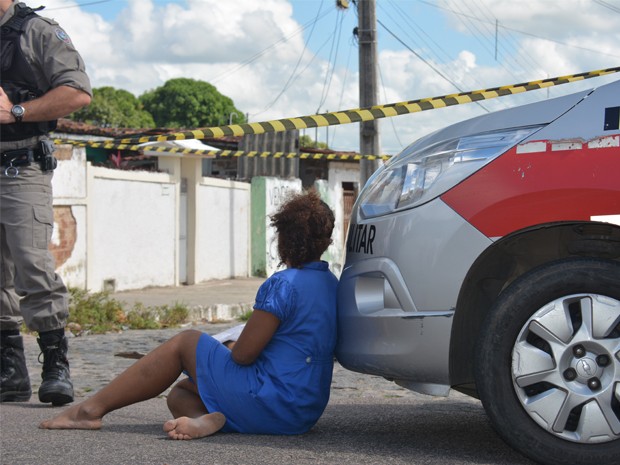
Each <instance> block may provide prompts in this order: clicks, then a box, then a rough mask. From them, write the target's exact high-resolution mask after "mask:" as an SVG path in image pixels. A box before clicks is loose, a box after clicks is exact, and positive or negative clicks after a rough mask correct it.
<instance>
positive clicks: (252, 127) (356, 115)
mask: <svg viewBox="0 0 620 465" xmlns="http://www.w3.org/2000/svg"><path fill="white" fill-rule="evenodd" d="M618 71H620V67H615V68H607V69H601V70H597V71H588V72H585V73H579V74H571V75H568V76H559V77H554V78H548V79H542V80H538V81H530V82H524V83H521V84H513V85H507V86H501V87H492V88H490V89H482V90H474V91H470V92H462V93H460V94H450V95H444V96H441V97H431V98H423V99H418V100H410V101H407V102H398V103H391V104H387V105H376V106H372V107H367V108H359V109H354V110H344V111H337V112H333V113H322V114H317V115H310V116H300V117H297V118H284V119H278V120H272V121H264V122H260V123H245V124H231V125H226V126H217V127H211V128H202V129H194V130H192V131H184V132H177V133H173V134H165V135H158V136H141V137H129V138H123V139H120V140H117V141H116V143H117V144H128V145H131V144H142V143H145V142H164V141H169V140H185V139H206V138H209V137H227V136H228V137H230V136H242V135H244V134H264V133H266V132H282V131H289V130H293V129H307V128H316V127H324V126H334V125H338V124H350V123H359V122H363V121H372V120H375V119H380V118H388V117H392V116H399V115H405V114H409V113H416V112H420V111H426V110H432V109H436V108H444V107H448V106H452V105H462V104H464V103H471V102H478V101H480V100H489V99H493V98H497V97H503V96H505V95H514V94H520V93H523V92H529V91H531V90H537V89H544V88H547V87H553V86H559V85H561V84H567V83H570V82H576V81H582V80H585V79H590V78H594V77H599V76H605V75H607V74H612V73H617V72H618ZM88 145H89V146H92V144H90V143H89V144H88Z"/></svg>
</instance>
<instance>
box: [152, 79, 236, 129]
mask: <svg viewBox="0 0 620 465" xmlns="http://www.w3.org/2000/svg"><path fill="white" fill-rule="evenodd" d="M140 102H141V103H142V104H143V105H144V108H145V109H146V110H147V111H148V112H149V113H151V114H152V115H153V118H154V119H155V123H156V124H157V126H159V127H171V128H201V127H210V126H220V125H223V124H228V123H229V121H230V120H231V119H233V122H234V123H242V122H245V118H244V116H243V113H242V112H241V111H240V110H238V109H237V108H235V105H234V103H233V101H232V100H231V99H230V98H229V97H226V96H225V95H222V94H220V93H219V92H218V90H217V89H216V88H215V87H214V86H213V85H211V84H209V83H208V82H204V81H197V80H195V79H189V78H176V79H170V80H169V81H167V82H166V83H165V84H164V85H163V86H161V87H158V88H156V89H154V90H152V91H148V92H145V93H144V94H142V95H141V96H140Z"/></svg>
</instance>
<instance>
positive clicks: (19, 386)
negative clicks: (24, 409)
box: [0, 331, 32, 402]
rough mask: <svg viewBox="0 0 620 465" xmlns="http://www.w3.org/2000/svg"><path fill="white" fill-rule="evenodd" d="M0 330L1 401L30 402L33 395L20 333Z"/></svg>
mask: <svg viewBox="0 0 620 465" xmlns="http://www.w3.org/2000/svg"><path fill="white" fill-rule="evenodd" d="M15 333H17V334H14V333H13V334H8V333H7V332H5V331H0V352H1V355H0V402H28V401H29V400H30V396H31V395H32V389H31V388H30V378H29V377H28V368H27V367H26V357H24V341H23V339H22V337H21V336H20V334H19V333H18V332H17V331H15Z"/></svg>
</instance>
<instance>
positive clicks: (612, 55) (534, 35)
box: [418, 0, 620, 58]
mask: <svg viewBox="0 0 620 465" xmlns="http://www.w3.org/2000/svg"><path fill="white" fill-rule="evenodd" d="M418 1H419V2H421V3H424V4H426V5H429V6H432V7H433V8H437V9H440V10H444V11H449V12H450V13H454V14H455V15H464V16H467V15H465V13H459V12H456V11H454V10H452V9H450V8H446V7H443V6H440V5H437V4H436V3H433V2H429V1H426V0H418ZM594 1H596V0H594ZM603 6H606V5H603ZM471 18H472V19H475V20H476V21H482V20H481V19H479V18H476V17H471ZM499 27H500V28H502V29H506V30H509V31H513V32H516V33H518V34H523V35H526V36H530V37H535V38H536V39H540V40H546V41H548V42H553V43H556V44H559V45H563V46H565V47H572V48H577V49H580V50H584V51H586V52H591V53H597V54H599V55H606V56H610V57H614V58H620V55H614V54H613V53H605V52H601V51H600V50H595V49H592V48H587V47H581V46H579V45H574V44H569V43H566V42H562V41H560V40H555V39H550V38H548V37H543V36H540V35H538V34H534V33H531V32H527V31H522V30H520V29H516V28H512V27H508V26H505V25H503V24H499Z"/></svg>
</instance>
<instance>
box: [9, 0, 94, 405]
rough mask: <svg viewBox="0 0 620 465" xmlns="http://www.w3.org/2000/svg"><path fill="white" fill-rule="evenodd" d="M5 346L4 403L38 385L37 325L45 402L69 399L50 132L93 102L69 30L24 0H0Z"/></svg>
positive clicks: (20, 399)
mask: <svg viewBox="0 0 620 465" xmlns="http://www.w3.org/2000/svg"><path fill="white" fill-rule="evenodd" d="M0 34H1V35H0V45H1V50H2V57H1V58H2V59H1V70H0V155H1V160H2V166H1V168H0V282H1V283H0V284H1V289H0V291H1V292H0V349H1V358H0V363H1V366H0V368H1V373H0V374H1V377H0V391H1V397H0V401H1V402H25V401H28V400H29V399H30V396H31V394H32V390H31V387H30V379H29V376H28V371H27V368H26V361H25V357H24V346H23V341H22V337H21V335H20V327H21V325H22V322H25V324H26V326H27V327H28V328H29V329H30V330H32V331H36V332H38V335H39V337H38V339H37V341H38V343H39V347H40V348H41V353H42V355H43V360H42V363H43V370H42V375H41V377H42V383H41V386H40V388H39V400H40V401H41V402H47V403H49V402H51V403H52V404H53V405H63V404H67V403H69V402H73V384H72V383H71V378H70V375H69V362H68V360H67V339H66V338H65V329H64V328H65V324H66V320H67V316H68V293H67V289H66V287H65V285H64V284H63V282H62V279H61V278H60V277H59V276H58V275H57V274H56V272H55V266H54V260H53V258H52V255H51V254H50V252H49V250H48V246H49V243H50V240H51V234H52V227H53V224H54V220H53V207H52V202H53V197H52V174H53V170H54V168H55V167H56V159H55V158H54V156H53V155H52V152H53V151H54V146H53V144H52V142H51V141H50V140H49V138H48V137H47V134H48V132H49V131H51V130H53V129H54V128H55V126H56V120H57V119H58V118H60V117H64V116H66V115H68V114H70V113H72V112H73V111H75V110H78V109H79V108H82V107H83V106H85V105H88V104H89V103H90V100H91V96H92V90H91V87H90V82H89V79H88V76H87V75H86V73H85V70H84V69H85V68H84V63H83V61H82V58H81V57H80V55H79V54H78V52H77V51H76V49H75V48H74V47H73V44H72V43H71V39H70V38H69V36H68V35H67V33H66V32H65V31H64V30H63V29H62V28H61V27H60V26H59V25H58V24H57V23H56V22H55V21H53V20H51V19H47V18H43V17H41V16H39V15H38V14H37V13H36V12H35V11H34V10H32V9H31V8H29V7H28V6H26V5H25V4H24V3H21V2H18V1H16V0H0Z"/></svg>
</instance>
